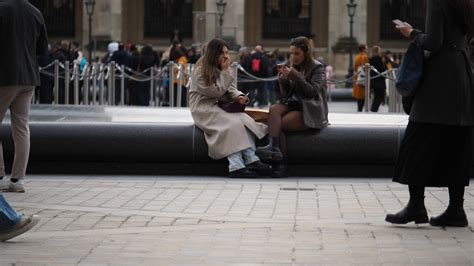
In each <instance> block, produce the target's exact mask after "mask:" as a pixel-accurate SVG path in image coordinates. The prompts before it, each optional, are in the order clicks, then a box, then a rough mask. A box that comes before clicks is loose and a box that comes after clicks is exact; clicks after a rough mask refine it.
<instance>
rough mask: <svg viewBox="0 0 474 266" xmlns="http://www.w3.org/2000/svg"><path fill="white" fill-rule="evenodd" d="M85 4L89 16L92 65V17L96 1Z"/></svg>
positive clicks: (88, 0)
mask: <svg viewBox="0 0 474 266" xmlns="http://www.w3.org/2000/svg"><path fill="white" fill-rule="evenodd" d="M84 4H85V5H86V12H87V15H88V16H89V63H92V15H93V14H94V6H95V0H84Z"/></svg>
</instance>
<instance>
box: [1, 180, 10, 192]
mask: <svg viewBox="0 0 474 266" xmlns="http://www.w3.org/2000/svg"><path fill="white" fill-rule="evenodd" d="M9 187H10V178H7V177H3V178H2V180H0V191H2V192H4V191H7V190H8V188H9Z"/></svg>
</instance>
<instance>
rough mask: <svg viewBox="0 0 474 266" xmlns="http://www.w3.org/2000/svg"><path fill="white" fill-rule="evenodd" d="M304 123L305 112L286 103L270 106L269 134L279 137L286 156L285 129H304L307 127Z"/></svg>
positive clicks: (282, 150) (281, 148)
mask: <svg viewBox="0 0 474 266" xmlns="http://www.w3.org/2000/svg"><path fill="white" fill-rule="evenodd" d="M307 128H308V127H306V126H305V124H304V123H303V113H302V112H301V111H294V110H291V109H290V108H288V106H287V105H286V104H281V103H277V104H274V105H272V106H271V107H270V113H269V116H268V135H269V136H270V137H274V138H278V143H279V146H280V150H281V152H282V153H283V156H284V157H286V154H287V147H286V137H285V133H284V132H283V130H285V131H302V130H305V129H307Z"/></svg>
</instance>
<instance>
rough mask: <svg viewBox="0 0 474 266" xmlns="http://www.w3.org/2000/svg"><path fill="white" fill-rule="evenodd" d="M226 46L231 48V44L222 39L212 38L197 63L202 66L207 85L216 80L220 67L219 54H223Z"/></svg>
mask: <svg viewBox="0 0 474 266" xmlns="http://www.w3.org/2000/svg"><path fill="white" fill-rule="evenodd" d="M224 47H227V49H229V45H227V43H226V42H225V41H224V40H222V39H212V40H211V41H210V42H209V43H208V44H207V46H206V49H205V50H204V55H203V56H202V57H201V58H200V59H199V61H198V62H197V63H196V64H197V65H198V66H201V69H202V73H203V76H204V80H205V81H206V84H207V85H210V84H212V83H214V82H216V80H217V78H216V76H217V74H216V71H217V69H218V67H219V56H220V55H221V54H222V50H223V49H224Z"/></svg>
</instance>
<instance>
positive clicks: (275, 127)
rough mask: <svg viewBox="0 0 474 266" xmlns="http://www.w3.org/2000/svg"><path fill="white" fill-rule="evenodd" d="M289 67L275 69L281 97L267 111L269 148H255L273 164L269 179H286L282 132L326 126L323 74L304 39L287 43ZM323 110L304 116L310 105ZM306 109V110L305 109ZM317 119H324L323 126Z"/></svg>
mask: <svg viewBox="0 0 474 266" xmlns="http://www.w3.org/2000/svg"><path fill="white" fill-rule="evenodd" d="M290 55H291V57H290V65H289V66H287V65H285V64H279V65H278V83H279V85H280V91H281V94H282V97H283V101H282V103H277V104H274V105H272V106H271V107H270V113H269V117H268V128H269V129H268V135H269V144H268V145H267V146H265V147H259V148H257V155H258V156H259V157H260V158H261V159H262V160H270V161H273V162H274V163H275V164H276V165H275V167H274V168H273V172H272V177H286V176H288V173H287V172H288V163H287V149H286V137H285V131H289V132H294V131H303V130H307V129H310V128H313V129H322V128H324V127H325V126H327V124H328V119H327V115H328V114H327V100H326V99H327V97H326V70H325V67H324V65H323V64H321V63H320V62H318V61H317V60H314V58H313V53H312V51H311V44H310V42H309V40H308V38H306V37H297V38H294V39H292V40H291V42H290ZM318 101H322V102H321V103H320V104H322V105H323V106H324V110H325V113H324V114H316V113H312V112H305V110H309V109H308V108H307V106H311V105H313V104H319V102H318ZM304 105H306V106H304ZM317 115H321V116H323V119H321V120H322V123H320V122H321V120H320V119H319V118H316V116H317Z"/></svg>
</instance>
